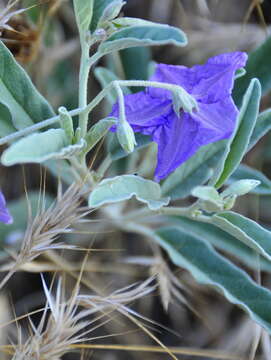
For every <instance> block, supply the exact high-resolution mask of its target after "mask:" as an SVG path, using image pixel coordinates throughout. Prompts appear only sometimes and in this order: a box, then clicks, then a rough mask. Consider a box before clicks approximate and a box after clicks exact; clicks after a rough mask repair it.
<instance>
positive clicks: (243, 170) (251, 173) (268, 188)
mask: <svg viewBox="0 0 271 360" xmlns="http://www.w3.org/2000/svg"><path fill="white" fill-rule="evenodd" d="M246 178H251V179H255V180H258V181H260V182H261V184H260V185H258V186H257V187H256V188H254V189H252V190H251V191H250V193H252V194H257V195H271V181H270V180H269V179H268V178H267V177H266V176H265V175H264V174H263V173H262V172H260V171H258V170H256V169H253V168H251V167H249V166H247V165H243V164H241V165H239V166H238V168H237V169H236V170H235V172H234V173H233V174H232V175H231V177H230V178H229V179H228V180H227V184H232V183H234V182H235V181H238V180H241V179H246Z"/></svg>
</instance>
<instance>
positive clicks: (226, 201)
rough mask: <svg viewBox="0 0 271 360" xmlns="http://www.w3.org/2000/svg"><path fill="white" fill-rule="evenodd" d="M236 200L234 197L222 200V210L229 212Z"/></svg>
mask: <svg viewBox="0 0 271 360" xmlns="http://www.w3.org/2000/svg"><path fill="white" fill-rule="evenodd" d="M236 198H237V196H236V195H232V196H228V197H226V199H224V210H231V209H232V208H233V207H234V204H235V200H236Z"/></svg>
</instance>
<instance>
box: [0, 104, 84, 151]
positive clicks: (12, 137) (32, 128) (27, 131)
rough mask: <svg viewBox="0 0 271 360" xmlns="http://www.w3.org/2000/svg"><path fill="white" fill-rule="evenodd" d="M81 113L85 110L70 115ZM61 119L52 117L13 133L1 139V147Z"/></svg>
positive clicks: (75, 110)
mask: <svg viewBox="0 0 271 360" xmlns="http://www.w3.org/2000/svg"><path fill="white" fill-rule="evenodd" d="M81 112H83V109H80V108H78V109H74V110H71V111H69V112H68V113H69V115H70V116H75V115H78V114H80V113H81ZM59 119H60V116H59V115H56V116H53V117H51V118H49V119H46V120H43V121H40V122H39V123H37V124H34V125H31V126H28V127H27V128H24V129H22V130H19V131H16V132H14V133H12V134H10V135H7V136H4V137H2V138H1V139H0V145H3V144H6V143H8V142H10V141H12V140H15V139H17V138H19V137H22V136H25V135H28V134H31V133H32V132H34V131H37V130H40V129H42V128H45V127H47V126H49V125H52V124H54V123H56V122H58V121H59Z"/></svg>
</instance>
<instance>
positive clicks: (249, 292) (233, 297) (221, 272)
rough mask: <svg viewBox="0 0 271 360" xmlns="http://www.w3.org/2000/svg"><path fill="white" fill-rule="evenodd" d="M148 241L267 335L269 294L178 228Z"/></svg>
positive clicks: (270, 326) (270, 323) (269, 328)
mask: <svg viewBox="0 0 271 360" xmlns="http://www.w3.org/2000/svg"><path fill="white" fill-rule="evenodd" d="M152 238H153V239H154V241H157V242H158V243H159V244H160V245H161V246H162V247H163V248H164V249H165V250H166V251H167V253H168V255H169V257H170V259H171V260H172V262H173V263H174V264H175V265H177V266H180V267H182V268H184V269H186V270H188V271H189V272H190V273H191V274H192V276H193V277H194V278H195V280H196V281H198V282H199V283H200V284H204V285H209V286H212V287H213V288H214V289H216V290H217V291H219V293H222V294H223V296H225V298H226V299H228V301H230V302H231V303H233V304H236V305H238V306H240V307H241V308H242V309H243V310H245V311H246V312H247V313H248V315H249V316H250V317H251V318H252V319H253V320H254V321H256V322H258V323H259V324H260V325H261V326H263V327H264V328H265V329H266V330H267V331H268V332H269V334H270V333H271V315H270V314H271V292H270V290H268V289H267V288H264V287H262V286H260V285H258V284H257V283H256V282H254V281H253V280H252V279H251V278H250V277H249V276H248V275H247V274H246V273H245V272H244V271H243V270H241V269H240V268H239V267H237V266H236V265H234V264H233V263H232V262H231V261H229V260H228V259H226V258H225V257H224V256H222V255H220V254H218V253H217V252H216V251H215V250H214V249H213V248H212V247H211V246H210V245H209V244H207V243H206V242H204V241H201V240H200V239H199V238H197V237H195V236H193V235H192V234H190V233H187V232H184V231H183V230H182V229H181V228H178V227H168V228H162V229H159V230H158V231H157V232H156V233H155V234H154V235H153V237H152Z"/></svg>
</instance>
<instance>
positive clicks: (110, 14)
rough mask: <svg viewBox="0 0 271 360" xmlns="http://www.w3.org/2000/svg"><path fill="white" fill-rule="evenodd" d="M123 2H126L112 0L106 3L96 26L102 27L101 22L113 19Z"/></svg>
mask: <svg viewBox="0 0 271 360" xmlns="http://www.w3.org/2000/svg"><path fill="white" fill-rule="evenodd" d="M125 4H126V2H125V1H122V0H114V1H112V2H111V3H110V4H108V5H107V7H106V8H105V9H104V11H103V13H102V16H101V17H100V20H99V23H98V28H99V27H100V26H101V27H102V25H103V23H106V22H107V21H110V20H113V19H115V18H116V17H117V16H118V15H119V13H120V11H121V9H122V8H123V6H124V5H125Z"/></svg>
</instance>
